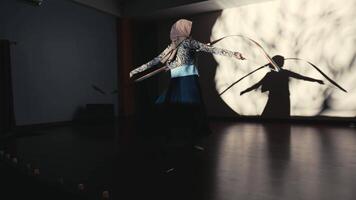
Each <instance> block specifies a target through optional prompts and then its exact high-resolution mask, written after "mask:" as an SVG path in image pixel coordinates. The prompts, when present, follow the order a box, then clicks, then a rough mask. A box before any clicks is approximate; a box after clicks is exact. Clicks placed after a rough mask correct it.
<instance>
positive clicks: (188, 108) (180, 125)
mask: <svg viewBox="0 0 356 200" xmlns="http://www.w3.org/2000/svg"><path fill="white" fill-rule="evenodd" d="M156 106H157V108H158V111H157V112H156V114H157V115H158V117H156V120H157V119H160V120H158V121H160V122H162V124H164V126H161V127H160V129H161V130H162V131H163V133H162V134H167V132H170V133H169V134H170V135H171V136H172V135H175V136H178V137H184V138H191V139H193V140H194V141H196V140H197V139H198V138H199V137H201V136H206V135H209V134H210V128H209V125H208V121H207V116H206V113H205V106H204V103H203V100H202V94H201V89H200V84H199V77H198V76H197V75H190V76H183V77H175V78H171V80H170V83H169V87H168V89H167V90H166V91H165V92H164V93H163V94H162V95H161V96H159V98H158V99H157V100H156ZM162 128H163V129H162ZM168 130H171V131H168Z"/></svg>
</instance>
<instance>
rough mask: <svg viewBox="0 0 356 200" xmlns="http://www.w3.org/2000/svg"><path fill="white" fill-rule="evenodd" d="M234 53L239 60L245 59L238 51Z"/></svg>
mask: <svg viewBox="0 0 356 200" xmlns="http://www.w3.org/2000/svg"><path fill="white" fill-rule="evenodd" d="M234 55H235V57H236V58H237V59H239V60H246V58H245V57H243V55H242V54H241V53H240V52H235V53H234Z"/></svg>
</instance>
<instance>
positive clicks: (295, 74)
mask: <svg viewBox="0 0 356 200" xmlns="http://www.w3.org/2000/svg"><path fill="white" fill-rule="evenodd" d="M286 71H287V72H288V74H289V76H290V77H293V78H296V79H300V80H304V81H310V82H317V83H319V84H324V82H323V81H322V80H320V79H314V78H310V77H307V76H303V75H301V74H297V73H295V72H291V71H289V70H286Z"/></svg>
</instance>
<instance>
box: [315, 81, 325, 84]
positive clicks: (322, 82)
mask: <svg viewBox="0 0 356 200" xmlns="http://www.w3.org/2000/svg"><path fill="white" fill-rule="evenodd" d="M316 82H317V83H319V84H321V85H324V81H322V80H316Z"/></svg>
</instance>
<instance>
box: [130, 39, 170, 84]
mask: <svg viewBox="0 0 356 200" xmlns="http://www.w3.org/2000/svg"><path fill="white" fill-rule="evenodd" d="M171 50H172V48H171V47H170V45H169V46H168V47H167V48H166V49H165V50H164V51H163V52H162V53H161V54H159V55H158V56H157V57H155V58H153V59H152V60H150V61H149V62H147V63H146V64H143V65H141V66H140V67H138V68H136V69H134V70H132V71H131V72H130V78H131V77H132V76H133V75H135V74H137V73H140V72H143V71H145V70H147V69H149V68H151V67H153V66H155V65H157V64H158V63H160V62H162V60H163V59H164V58H166V57H167V56H169V55H168V54H169V53H171Z"/></svg>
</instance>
